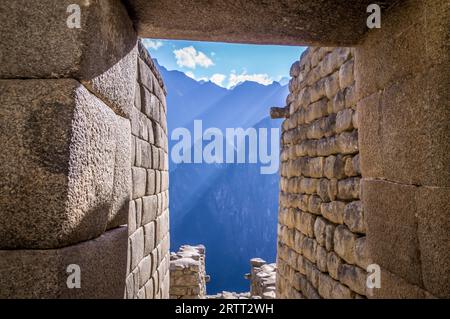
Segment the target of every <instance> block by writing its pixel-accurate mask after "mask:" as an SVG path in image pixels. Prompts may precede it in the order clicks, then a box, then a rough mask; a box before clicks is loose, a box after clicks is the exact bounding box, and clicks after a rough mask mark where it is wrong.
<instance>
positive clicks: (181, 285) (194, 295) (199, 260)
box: [170, 245, 209, 299]
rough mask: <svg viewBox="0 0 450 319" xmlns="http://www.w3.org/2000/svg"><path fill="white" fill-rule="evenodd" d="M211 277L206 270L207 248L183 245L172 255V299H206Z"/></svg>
mask: <svg viewBox="0 0 450 319" xmlns="http://www.w3.org/2000/svg"><path fill="white" fill-rule="evenodd" d="M208 281H209V276H207V275H206V269H205V247H204V246H203V245H198V246H190V245H183V246H181V247H180V249H179V250H178V252H176V253H171V255H170V298H171V299H204V298H205V297H206V283H207V282H208Z"/></svg>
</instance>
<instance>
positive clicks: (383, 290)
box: [366, 268, 429, 299]
mask: <svg viewBox="0 0 450 319" xmlns="http://www.w3.org/2000/svg"><path fill="white" fill-rule="evenodd" d="M366 295H367V297H368V298H370V299H425V298H427V297H429V294H428V293H427V292H426V291H425V290H423V289H422V288H420V287H419V286H416V285H413V284H411V283H409V282H408V281H406V280H404V279H403V278H401V277H399V276H397V275H395V274H393V273H391V272H389V271H387V270H385V269H383V268H381V287H380V288H372V289H369V288H366Z"/></svg>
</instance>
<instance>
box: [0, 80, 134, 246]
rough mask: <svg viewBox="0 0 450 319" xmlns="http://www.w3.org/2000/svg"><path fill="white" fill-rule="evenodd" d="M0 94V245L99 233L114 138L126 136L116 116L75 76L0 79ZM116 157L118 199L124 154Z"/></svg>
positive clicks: (109, 191)
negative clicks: (49, 78) (58, 78)
mask: <svg viewBox="0 0 450 319" xmlns="http://www.w3.org/2000/svg"><path fill="white" fill-rule="evenodd" d="M0 92H1V93H0V104H1V105H2V108H1V110H0V114H1V116H0V119H1V120H0V122H1V125H0V146H1V147H2V150H3V151H2V152H1V154H0V163H1V164H0V175H1V176H2V179H1V181H0V188H1V189H2V196H1V197H0V242H1V244H0V247H1V248H8V249H9V248H36V249H37V248H41V249H43V248H57V247H61V246H67V245H70V244H73V243H76V242H80V241H84V240H88V239H90V238H94V237H96V236H99V235H100V234H101V233H103V232H104V230H105V229H106V224H107V221H108V215H109V213H110V210H111V202H112V196H113V185H114V175H115V173H114V171H115V166H116V164H115V160H116V147H117V146H118V144H117V143H118V139H119V140H120V141H122V138H123V139H124V140H125V139H126V138H127V136H126V134H128V132H126V131H123V130H122V129H121V127H122V126H121V125H119V124H118V123H119V122H118V117H117V116H116V115H115V114H114V112H113V111H112V110H111V109H110V108H109V107H107V106H106V105H105V104H104V103H103V102H102V101H100V100H99V99H97V98H96V97H95V96H94V95H92V94H91V93H90V92H89V91H88V90H87V89H86V88H85V87H84V86H83V85H81V84H80V83H79V82H77V81H75V80H64V79H60V80H1V81H0ZM120 144H122V142H120ZM117 156H118V158H121V159H120V161H121V163H118V166H117V173H118V175H121V176H122V178H123V180H122V181H121V182H120V185H119V183H117V184H116V186H117V188H116V191H117V193H115V195H117V197H116V199H117V201H118V202H120V201H121V198H122V197H121V196H122V195H121V194H122V193H123V192H125V188H126V185H125V184H126V172H125V171H126V168H125V167H122V168H120V169H119V167H120V166H124V165H125V163H124V162H122V161H124V158H125V157H126V154H123V153H121V154H117ZM122 157H123V158H122ZM122 170H123V171H122ZM122 174H123V175H122ZM122 182H123V183H122ZM122 184H123V185H122Z"/></svg>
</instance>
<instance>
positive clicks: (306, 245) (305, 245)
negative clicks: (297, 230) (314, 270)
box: [302, 237, 317, 263]
mask: <svg viewBox="0 0 450 319" xmlns="http://www.w3.org/2000/svg"><path fill="white" fill-rule="evenodd" d="M316 248H317V242H316V241H315V240H314V239H312V238H309V237H304V238H303V242H302V253H303V256H304V257H305V258H307V259H308V260H309V261H311V262H313V263H315V262H316Z"/></svg>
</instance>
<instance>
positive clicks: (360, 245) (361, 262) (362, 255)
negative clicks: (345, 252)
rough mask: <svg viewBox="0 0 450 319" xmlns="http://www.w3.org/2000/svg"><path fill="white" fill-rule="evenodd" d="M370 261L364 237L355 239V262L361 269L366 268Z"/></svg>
mask: <svg viewBox="0 0 450 319" xmlns="http://www.w3.org/2000/svg"><path fill="white" fill-rule="evenodd" d="M371 263H372V261H371V259H370V257H369V251H368V247H367V241H366V237H365V236H364V237H359V238H358V239H356V241H355V264H356V265H358V266H359V267H361V268H363V269H367V266H369V265H370V264H371Z"/></svg>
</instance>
